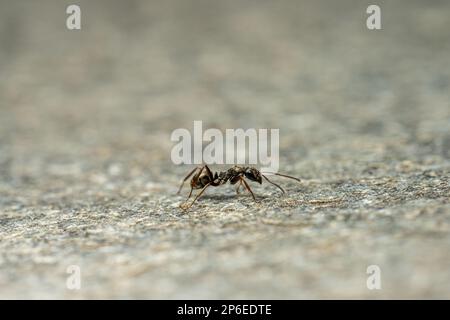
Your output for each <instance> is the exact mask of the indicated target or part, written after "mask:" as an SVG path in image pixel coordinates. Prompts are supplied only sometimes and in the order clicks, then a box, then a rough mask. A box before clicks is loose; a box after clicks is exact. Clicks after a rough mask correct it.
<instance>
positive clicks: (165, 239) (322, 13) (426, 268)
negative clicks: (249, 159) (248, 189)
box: [0, 0, 450, 299]
mask: <svg viewBox="0 0 450 320" xmlns="http://www.w3.org/2000/svg"><path fill="white" fill-rule="evenodd" d="M70 4H77V5H79V6H80V8H81V30H68V29H67V28H66V19H67V17H68V15H67V14H66V7H67V6H68V5H70ZM370 4H377V5H379V6H380V7H381V21H382V30H373V31H372V30H368V29H367V27H366V19H367V17H368V14H366V8H367V7H368V6H369V5H370ZM449 25H450V3H449V2H448V1H443V0H442V1H438V0H436V1H431V2H426V1H406V0H404V1H382V0H378V1H376V2H374V1H365V0H363V1H356V0H355V1H350V0H343V1H335V2H331V1H322V0H320V1H306V0H305V1H299V0H296V1H284V0H283V1H272V0H270V1H266V0H262V1H250V0H240V1H237V0H236V1H235V0H232V1H218V0H214V1H211V0H208V1H207V0H188V1H185V0H183V1H174V0H170V1H143V0H142V1H138V0H136V1H132V0H131V1H100V0H95V1H92V0H90V1H76V2H75V1H74V2H72V1H56V0H55V1H47V0H39V1H24V0H19V1H6V0H4V1H0V298H68V299H71V298H291V299H297V298H449V294H450V289H449V288H450V286H449V284H450V273H449V271H448V270H450V269H449V267H450V255H449V253H448V247H449V244H450V236H449V233H448V231H450V205H449V194H450V193H449V192H450V189H449V172H450V99H449V98H450V97H449V87H450V68H448V65H449V62H450V61H449V56H450V41H449V39H450V29H449ZM194 120H202V121H203V125H204V128H209V127H212V128H219V129H225V128H279V129H280V172H285V173H289V174H292V175H295V176H299V177H301V178H302V179H303V183H302V184H301V185H297V184H294V183H292V181H284V180H283V181H281V180H280V183H283V185H284V186H286V189H287V190H288V195H287V196H286V197H280V196H279V194H278V193H277V191H276V190H273V189H272V188H270V186H265V185H263V186H261V187H259V186H256V187H255V189H254V191H255V192H256V193H257V194H258V195H259V196H260V197H261V199H262V200H261V202H259V203H258V204H254V203H253V201H252V200H251V199H250V198H249V197H246V196H240V197H235V196H234V189H233V188H231V187H229V188H228V189H227V188H223V189H217V190H211V191H210V192H209V195H207V196H205V198H204V199H203V200H202V201H200V202H199V204H198V205H197V206H196V207H194V208H193V210H192V211H191V212H189V213H183V212H181V211H180V210H179V209H178V205H179V204H180V203H181V201H182V200H184V196H183V197H179V196H176V195H175V192H176V188H177V187H178V183H179V181H180V179H181V178H182V177H184V175H185V174H186V172H188V171H189V169H190V167H189V166H175V165H173V164H172V162H171V160H170V151H171V148H172V146H173V144H172V142H171V141H170V134H171V133H172V131H173V130H174V129H177V128H187V129H188V130H192V126H193V121H194ZM218 169H222V168H218ZM277 181H278V180H277ZM73 264H75V265H79V266H80V268H81V273H82V288H81V289H80V290H69V289H67V287H66V279H67V277H68V274H67V273H66V268H67V266H69V265H73ZM369 265H379V266H380V268H381V271H382V281H383V282H382V283H383V285H382V290H373V291H371V290H368V289H367V287H366V279H367V274H366V268H367V266H369Z"/></svg>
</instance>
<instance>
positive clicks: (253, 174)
mask: <svg viewBox="0 0 450 320" xmlns="http://www.w3.org/2000/svg"><path fill="white" fill-rule="evenodd" d="M194 173H195V175H194V176H193V177H192V179H191V192H189V196H188V198H187V199H186V202H187V201H188V200H189V199H190V198H191V195H192V191H193V190H194V189H202V190H201V191H200V192H199V193H198V194H197V196H196V197H195V199H194V201H192V203H191V204H190V205H187V206H186V202H185V203H184V204H183V205H182V206H181V207H182V208H183V209H185V210H186V209H189V208H190V207H191V206H192V205H193V204H194V202H195V201H197V199H198V198H200V196H201V195H202V194H203V192H205V190H206V188H208V187H209V186H213V187H218V186H221V185H223V184H225V183H227V182H228V181H230V184H233V185H234V184H236V183H238V182H239V185H237V186H236V193H239V189H240V188H241V186H242V184H243V185H244V186H245V188H246V189H247V190H248V191H249V192H250V193H251V195H252V197H253V200H255V201H256V197H255V195H254V193H253V191H252V189H251V188H250V186H249V185H248V183H247V181H245V179H244V178H247V179H249V180H251V181H255V182H258V183H259V184H262V178H264V179H265V180H267V182H269V183H271V184H273V185H274V186H276V187H277V188H279V189H280V190H281V192H283V193H285V191H284V189H283V188H282V187H280V186H279V185H278V184H276V183H274V182H272V181H270V180H269V179H268V178H267V177H266V176H265V175H264V174H262V173H261V172H260V171H259V170H257V169H256V168H253V167H240V166H234V167H231V168H230V169H228V170H227V171H220V172H219V173H217V172H215V173H214V174H213V173H212V172H211V170H210V169H209V168H208V166H207V165H205V166H203V167H197V168H194V169H193V170H192V171H191V172H189V173H188V175H187V176H186V177H185V178H184V179H183V181H182V182H181V185H180V188H179V189H178V192H177V194H179V193H180V192H181V189H182V188H183V185H184V183H185V182H186V180H188V179H189V178H190V177H191V176H192V175H193V174H194ZM273 174H275V175H277V176H281V177H285V178H290V179H294V180H297V181H300V179H298V178H295V177H291V176H288V175H285V174H281V173H273Z"/></svg>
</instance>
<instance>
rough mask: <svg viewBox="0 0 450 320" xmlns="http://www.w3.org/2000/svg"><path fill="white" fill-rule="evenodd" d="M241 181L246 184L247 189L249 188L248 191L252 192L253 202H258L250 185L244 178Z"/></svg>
mask: <svg viewBox="0 0 450 320" xmlns="http://www.w3.org/2000/svg"><path fill="white" fill-rule="evenodd" d="M241 181H242V182H243V183H244V185H245V187H246V188H247V190H248V191H250V193H251V194H252V197H253V200H255V201H256V197H255V195H254V194H253V191H252V189H250V186H249V185H248V183H247V182H246V181H245V180H244V179H243V178H241Z"/></svg>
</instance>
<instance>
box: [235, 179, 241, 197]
mask: <svg viewBox="0 0 450 320" xmlns="http://www.w3.org/2000/svg"><path fill="white" fill-rule="evenodd" d="M241 187H242V181H241V180H239V184H238V185H237V186H236V193H237V194H239V193H240V192H239V189H240V188H241Z"/></svg>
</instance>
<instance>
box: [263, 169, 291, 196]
mask: <svg viewBox="0 0 450 320" xmlns="http://www.w3.org/2000/svg"><path fill="white" fill-rule="evenodd" d="M261 175H262V176H263V178H264V179H266V180H267V182H269V183H271V184H273V185H274V186H276V187H278V188H279V189H280V190H281V192H283V193H286V192H285V191H284V189H283V188H282V187H280V186H279V185H277V184H276V183H275V182H272V181H270V180H269V178H267V177H266V176H265V175H263V174H262V173H261Z"/></svg>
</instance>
